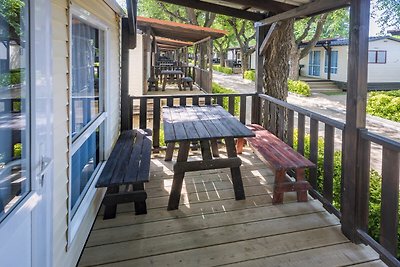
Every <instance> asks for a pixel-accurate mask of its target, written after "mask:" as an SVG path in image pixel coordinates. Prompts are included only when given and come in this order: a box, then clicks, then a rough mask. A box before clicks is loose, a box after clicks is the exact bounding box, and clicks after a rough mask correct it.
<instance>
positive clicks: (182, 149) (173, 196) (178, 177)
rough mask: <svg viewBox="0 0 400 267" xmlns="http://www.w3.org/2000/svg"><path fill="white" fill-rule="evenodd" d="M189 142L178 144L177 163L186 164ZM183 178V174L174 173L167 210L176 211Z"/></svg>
mask: <svg viewBox="0 0 400 267" xmlns="http://www.w3.org/2000/svg"><path fill="white" fill-rule="evenodd" d="M189 147H190V142H188V141H183V142H180V144H179V152H178V158H177V160H176V161H177V162H187V159H188V156H189ZM184 177H185V172H175V171H174V180H173V181H172V187H171V193H170V195H169V200H168V210H176V209H178V207H179V201H180V198H181V191H182V184H183V178H184Z"/></svg>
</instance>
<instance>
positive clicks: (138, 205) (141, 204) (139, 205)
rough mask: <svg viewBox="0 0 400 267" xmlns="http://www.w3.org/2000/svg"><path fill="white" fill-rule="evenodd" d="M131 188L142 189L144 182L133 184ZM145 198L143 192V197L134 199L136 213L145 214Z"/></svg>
mask: <svg viewBox="0 0 400 267" xmlns="http://www.w3.org/2000/svg"><path fill="white" fill-rule="evenodd" d="M132 189H133V191H144V183H141V184H134V185H133V188H132ZM146 199H147V194H146V192H145V193H144V197H141V198H140V199H135V201H134V203H135V214H136V215H141V214H147V206H146Z"/></svg>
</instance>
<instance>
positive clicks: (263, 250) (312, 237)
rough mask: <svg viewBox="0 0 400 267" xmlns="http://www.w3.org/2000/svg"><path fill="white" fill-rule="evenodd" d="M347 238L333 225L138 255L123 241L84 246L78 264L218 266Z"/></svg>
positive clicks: (156, 250) (154, 250) (156, 249)
mask: <svg viewBox="0 0 400 267" xmlns="http://www.w3.org/2000/svg"><path fill="white" fill-rule="evenodd" d="M229 234H230V233H229ZM207 238H210V237H209V236H205V237H203V239H207ZM347 242H348V240H347V239H346V238H345V237H344V236H343V235H342V234H341V232H340V227H339V226H332V227H325V228H318V229H312V230H307V231H300V232H293V233H288V234H283V235H272V236H268V237H260V238H256V239H252V240H244V241H237V242H232V243H225V244H218V245H214V246H206V247H199V248H195V249H186V250H183V251H179V252H175V253H165V254H159V255H153V256H151V257H143V258H137V259H133V256H132V252H133V251H138V250H141V249H142V248H141V247H135V248H133V247H130V246H128V244H125V243H123V245H122V244H121V245H120V246H118V249H117V250H115V249H116V248H117V247H115V248H112V247H109V246H107V249H108V250H104V251H103V250H101V251H100V250H95V249H93V248H92V249H91V248H89V249H86V250H85V252H84V254H83V257H82V258H81V262H80V266H90V265H96V264H106V263H110V265H109V266H218V265H222V264H229V263H235V262H239V261H243V260H250V259H254V258H260V257H268V256H274V255H279V254H284V253H290V252H295V251H299V250H305V249H312V248H315V247H321V246H329V245H334V244H341V243H347ZM169 244H170V247H171V248H172V247H174V246H175V244H177V241H176V240H169ZM124 245H127V246H124ZM154 245H157V244H154ZM127 251H128V253H127ZM157 252H159V251H158V248H157V246H155V247H153V253H155V254H156V253H157Z"/></svg>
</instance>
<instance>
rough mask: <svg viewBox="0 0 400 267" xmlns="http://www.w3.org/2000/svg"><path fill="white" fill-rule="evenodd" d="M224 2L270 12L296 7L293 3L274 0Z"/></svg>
mask: <svg viewBox="0 0 400 267" xmlns="http://www.w3.org/2000/svg"><path fill="white" fill-rule="evenodd" d="M226 2H230V3H234V4H239V5H243V6H246V7H248V6H251V7H252V8H258V9H262V10H265V11H269V12H272V13H281V12H285V11H288V10H290V9H293V8H296V7H297V6H295V5H290V4H286V3H282V2H277V1H274V0H262V1H260V0H226Z"/></svg>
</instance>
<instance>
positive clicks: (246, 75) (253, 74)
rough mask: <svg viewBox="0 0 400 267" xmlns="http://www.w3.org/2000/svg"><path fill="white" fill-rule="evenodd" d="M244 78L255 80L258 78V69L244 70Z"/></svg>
mask: <svg viewBox="0 0 400 267" xmlns="http://www.w3.org/2000/svg"><path fill="white" fill-rule="evenodd" d="M244 78H245V79H246V80H250V81H253V82H254V81H255V80H256V71H255V70H248V71H245V72H244Z"/></svg>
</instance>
